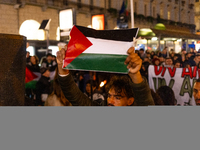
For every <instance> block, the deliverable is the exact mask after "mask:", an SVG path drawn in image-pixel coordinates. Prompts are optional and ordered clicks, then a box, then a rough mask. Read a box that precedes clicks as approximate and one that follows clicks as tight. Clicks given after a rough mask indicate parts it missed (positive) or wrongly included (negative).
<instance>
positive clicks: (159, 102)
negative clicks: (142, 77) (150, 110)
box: [151, 89, 164, 106]
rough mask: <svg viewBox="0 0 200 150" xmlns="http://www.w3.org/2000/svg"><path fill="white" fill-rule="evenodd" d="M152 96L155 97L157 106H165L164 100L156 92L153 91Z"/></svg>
mask: <svg viewBox="0 0 200 150" xmlns="http://www.w3.org/2000/svg"><path fill="white" fill-rule="evenodd" d="M151 95H152V97H153V100H154V103H155V105H161V106H163V105H164V102H163V100H162V98H161V97H160V96H159V95H158V94H157V93H156V92H154V91H153V90H152V89H151Z"/></svg>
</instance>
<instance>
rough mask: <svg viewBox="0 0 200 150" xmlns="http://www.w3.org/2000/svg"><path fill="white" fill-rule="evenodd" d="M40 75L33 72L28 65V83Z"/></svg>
mask: <svg viewBox="0 0 200 150" xmlns="http://www.w3.org/2000/svg"><path fill="white" fill-rule="evenodd" d="M37 77H38V76H37V75H36V74H34V73H33V72H31V71H30V70H29V69H28V68H27V67H26V75H25V83H28V82H30V81H32V80H34V79H36V78H37Z"/></svg>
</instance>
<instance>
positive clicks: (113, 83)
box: [106, 75, 134, 98]
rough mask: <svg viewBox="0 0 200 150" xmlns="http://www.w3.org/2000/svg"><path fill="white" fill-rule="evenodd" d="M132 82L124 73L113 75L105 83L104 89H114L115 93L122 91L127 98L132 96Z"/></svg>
mask: <svg viewBox="0 0 200 150" xmlns="http://www.w3.org/2000/svg"><path fill="white" fill-rule="evenodd" d="M131 84H132V82H131V80H130V78H129V77H128V76H126V75H123V76H113V77H112V78H111V80H110V82H109V83H108V84H107V85H106V91H107V92H108V91H109V90H110V89H114V91H115V92H116V93H121V92H124V94H125V95H126V96H127V98H131V97H134V92H133V89H132V85H131Z"/></svg>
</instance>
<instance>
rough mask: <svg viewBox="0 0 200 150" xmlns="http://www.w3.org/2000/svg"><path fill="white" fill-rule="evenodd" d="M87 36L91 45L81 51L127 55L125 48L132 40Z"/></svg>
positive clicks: (126, 48) (130, 45) (129, 45)
mask: <svg viewBox="0 0 200 150" xmlns="http://www.w3.org/2000/svg"><path fill="white" fill-rule="evenodd" d="M87 38H88V40H90V42H91V43H92V44H93V45H92V46H91V47H89V48H88V49H87V50H85V51H84V52H83V53H89V54H116V55H127V50H128V49H129V48H130V47H132V45H133V42H122V41H113V40H103V39H96V38H91V37H87Z"/></svg>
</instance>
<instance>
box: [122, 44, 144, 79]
mask: <svg viewBox="0 0 200 150" xmlns="http://www.w3.org/2000/svg"><path fill="white" fill-rule="evenodd" d="M127 53H128V56H127V58H126V60H125V64H126V65H127V68H128V69H129V76H130V77H131V79H132V81H133V82H134V83H141V82H142V81H143V79H142V76H141V74H140V68H141V66H142V59H141V58H140V57H139V56H138V54H136V53H135V48H134V47H131V48H129V50H128V51H127Z"/></svg>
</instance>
